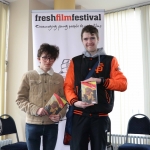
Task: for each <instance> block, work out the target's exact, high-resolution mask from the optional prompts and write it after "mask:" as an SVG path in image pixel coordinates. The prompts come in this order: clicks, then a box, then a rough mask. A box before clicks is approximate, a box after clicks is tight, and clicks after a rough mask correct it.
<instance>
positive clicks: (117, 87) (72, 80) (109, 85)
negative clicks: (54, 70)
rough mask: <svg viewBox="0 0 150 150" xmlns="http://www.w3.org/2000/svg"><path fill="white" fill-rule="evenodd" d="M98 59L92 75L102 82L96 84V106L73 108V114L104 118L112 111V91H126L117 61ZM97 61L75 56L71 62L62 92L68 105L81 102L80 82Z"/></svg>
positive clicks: (124, 81) (107, 58)
mask: <svg viewBox="0 0 150 150" xmlns="http://www.w3.org/2000/svg"><path fill="white" fill-rule="evenodd" d="M99 57H100V60H101V62H100V63H99V65H98V66H97V68H96V69H95V71H94V73H93V75H92V77H94V78H101V79H102V82H101V83H100V84H97V97H98V104H95V105H93V106H90V107H87V108H85V109H82V108H78V107H75V108H74V113H75V114H79V115H82V114H84V113H85V114H96V115H99V116H105V115H107V114H108V113H110V112H111V111H112V109H113V106H114V91H121V92H123V91H125V90H126V89H127V79H126V77H125V76H124V75H123V73H122V72H121V71H120V68H119V64H118V61H117V59H116V58H115V57H113V56H109V55H100V56H99ZM97 61H98V57H95V58H91V57H86V56H83V55H79V56H76V57H74V58H73V59H72V60H71V62H70V65H69V68H68V71H67V74H66V78H65V83H64V92H65V95H66V98H67V101H68V103H69V104H70V105H73V104H74V103H75V102H76V101H78V100H79V101H80V100H81V97H80V95H81V94H80V88H81V81H83V80H85V78H86V76H87V74H88V72H89V71H90V70H91V69H92V67H93V66H94V64H95V63H96V62H97Z"/></svg>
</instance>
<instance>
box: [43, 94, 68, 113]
mask: <svg viewBox="0 0 150 150" xmlns="http://www.w3.org/2000/svg"><path fill="white" fill-rule="evenodd" d="M66 104H67V101H66V100H64V99H63V98H61V97H60V96H58V95H57V94H55V93H54V94H53V95H52V97H51V98H50V100H49V101H48V103H47V104H46V105H45V110H46V111H47V112H48V114H49V115H51V114H58V113H59V112H60V111H61V110H62V109H63V108H64V106H65V105H66Z"/></svg>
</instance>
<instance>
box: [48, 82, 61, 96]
mask: <svg viewBox="0 0 150 150" xmlns="http://www.w3.org/2000/svg"><path fill="white" fill-rule="evenodd" d="M59 89H60V81H50V89H49V90H50V91H53V93H56V94H57V93H58V92H59Z"/></svg>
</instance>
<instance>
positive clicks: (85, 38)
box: [82, 32, 99, 54]
mask: <svg viewBox="0 0 150 150" xmlns="http://www.w3.org/2000/svg"><path fill="white" fill-rule="evenodd" d="M98 42H99V38H97V36H96V34H95V33H93V34H91V33H89V32H84V33H83V35H82V43H83V45H84V47H85V49H86V50H87V51H88V52H89V53H90V54H95V53H96V52H97V45H98Z"/></svg>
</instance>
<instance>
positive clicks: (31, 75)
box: [16, 67, 67, 125]
mask: <svg viewBox="0 0 150 150" xmlns="http://www.w3.org/2000/svg"><path fill="white" fill-rule="evenodd" d="M63 84H64V79H63V77H62V76H61V75H60V74H58V73H55V72H54V71H53V69H52V68H51V69H50V70H49V71H48V72H47V73H45V72H44V71H43V70H42V69H40V68H39V67H38V68H37V69H36V70H31V71H28V72H27V73H25V74H24V75H23V78H22V81H21V85H20V88H19V91H18V96H17V100H16V103H17V105H18V106H19V108H20V109H21V110H22V111H24V112H26V123H29V124H39V125H40V124H41V125H42V124H53V123H54V122H53V121H51V120H50V119H49V118H48V116H42V117H40V116H38V115H37V114H36V112H37V110H38V109H39V108H41V107H44V106H45V105H46V103H47V102H48V100H49V99H50V98H51V96H52V95H53V93H56V94H58V95H59V96H60V97H62V98H64V99H65V96H64V91H63ZM66 109H67V106H65V107H64V108H63V109H62V110H61V111H60V112H59V114H60V115H61V117H64V116H65V114H66Z"/></svg>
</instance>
